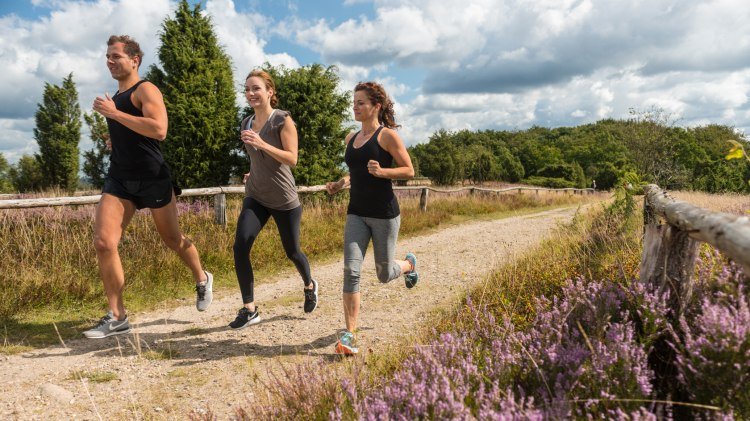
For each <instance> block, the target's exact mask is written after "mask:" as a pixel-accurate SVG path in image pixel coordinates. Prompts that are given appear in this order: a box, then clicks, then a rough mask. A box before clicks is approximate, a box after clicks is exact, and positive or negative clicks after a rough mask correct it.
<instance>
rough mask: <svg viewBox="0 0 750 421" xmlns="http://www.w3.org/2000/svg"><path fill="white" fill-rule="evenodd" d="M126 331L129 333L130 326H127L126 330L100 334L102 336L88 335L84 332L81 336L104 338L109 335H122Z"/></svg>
mask: <svg viewBox="0 0 750 421" xmlns="http://www.w3.org/2000/svg"><path fill="white" fill-rule="evenodd" d="M126 333H130V328H128V329H127V330H122V331H114V332H110V333H108V334H106V335H102V336H89V335H87V334H85V333H84V334H83V336H85V337H86V338H88V339H104V338H109V337H110V336H115V335H124V334H126Z"/></svg>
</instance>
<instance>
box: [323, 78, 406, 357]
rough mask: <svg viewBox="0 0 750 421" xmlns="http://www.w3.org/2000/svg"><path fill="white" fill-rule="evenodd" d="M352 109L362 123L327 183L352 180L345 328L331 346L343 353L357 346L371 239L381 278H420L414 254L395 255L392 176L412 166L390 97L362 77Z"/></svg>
mask: <svg viewBox="0 0 750 421" xmlns="http://www.w3.org/2000/svg"><path fill="white" fill-rule="evenodd" d="M353 111H354V119H355V120H357V121H359V122H361V123H362V129H361V130H360V131H358V132H356V133H353V134H350V135H349V136H347V138H346V152H345V153H344V160H345V161H346V165H347V166H348V167H349V175H348V176H346V177H344V178H342V179H341V180H339V181H337V182H330V183H327V184H326V189H327V190H328V193H329V194H335V193H337V192H338V191H340V190H341V189H343V188H344V187H346V186H348V185H351V191H350V199H349V208H348V210H347V216H346V226H345V228H344V318H345V320H346V330H345V331H344V333H343V334H342V335H341V338H340V339H339V341H338V342H337V343H336V348H335V351H336V353H338V354H346V355H351V354H356V353H357V352H358V349H357V347H356V344H355V340H354V333H355V331H356V329H357V319H358V317H359V307H360V296H359V280H360V269H361V267H362V261H363V260H364V256H365V252H366V251H367V247H368V244H369V242H370V240H372V245H373V252H374V256H375V266H376V272H377V276H378V279H379V280H380V282H383V283H385V282H389V281H391V280H393V279H395V278H398V277H400V276H401V275H404V276H405V284H406V287H407V288H412V287H414V285H416V283H417V280H418V279H419V275H418V274H417V271H416V265H417V258H416V256H415V255H414V254H412V253H408V254H407V255H406V258H405V260H395V259H394V253H395V247H396V240H397V238H398V229H399V226H400V223H401V212H400V209H399V206H398V200H397V199H396V195H395V194H394V193H393V183H392V180H394V179H408V178H412V177H414V167H413V166H412V163H411V158H410V157H409V153H408V152H407V151H406V147H405V146H404V142H403V141H402V140H401V137H400V136H399V135H398V133H396V131H395V130H394V129H395V128H397V127H399V126H398V125H397V124H396V122H395V120H394V117H393V102H392V101H391V100H390V98H388V94H386V92H385V90H384V89H383V87H382V86H381V85H380V84H378V83H375V82H363V83H359V84H357V86H356V87H355V88H354V106H353ZM394 164H395V165H394Z"/></svg>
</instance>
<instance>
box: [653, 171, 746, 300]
mask: <svg viewBox="0 0 750 421" xmlns="http://www.w3.org/2000/svg"><path fill="white" fill-rule="evenodd" d="M644 194H645V198H644V206H643V222H644V238H643V255H642V259H641V268H640V272H641V273H640V275H641V280H644V281H649V282H652V283H655V284H657V285H660V286H663V287H664V288H670V289H671V288H674V289H676V291H673V292H678V293H679V294H678V295H677V296H681V295H684V294H687V295H688V296H686V297H684V298H689V292H690V291H691V290H692V284H691V281H692V280H691V277H692V273H693V269H694V264H695V258H696V253H697V245H698V243H699V242H701V241H702V242H706V243H708V244H711V245H712V246H714V247H716V248H717V249H718V250H720V251H722V252H723V253H724V254H725V255H727V256H729V257H731V258H732V259H733V260H734V261H735V262H737V263H738V264H740V265H742V266H743V268H744V272H745V274H746V275H747V276H750V218H748V217H747V216H738V215H731V214H728V213H721V212H711V211H707V210H705V209H702V208H699V207H697V206H694V205H691V204H690V203H687V202H682V201H679V200H675V199H673V198H672V197H670V196H669V195H668V194H667V193H666V192H664V191H663V190H662V189H661V188H659V186H656V185H654V184H649V185H648V186H646V187H645V188H644ZM660 218H663V219H664V220H665V221H666V224H659V219H660ZM675 298H676V297H675Z"/></svg>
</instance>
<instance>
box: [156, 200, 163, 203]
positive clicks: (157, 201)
mask: <svg viewBox="0 0 750 421" xmlns="http://www.w3.org/2000/svg"><path fill="white" fill-rule="evenodd" d="M162 200H164V199H156V203H159V202H161V201H162Z"/></svg>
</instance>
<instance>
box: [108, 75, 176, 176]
mask: <svg viewBox="0 0 750 421" xmlns="http://www.w3.org/2000/svg"><path fill="white" fill-rule="evenodd" d="M143 82H145V80H140V81H138V83H136V84H135V85H133V86H132V87H131V88H130V89H128V90H127V91H124V92H119V91H118V92H116V93H115V96H113V97H112V100H113V101H114V102H115V106H116V107H117V109H118V110H120V111H122V112H124V113H127V114H130V115H134V116H138V117H143V112H141V110H139V109H138V108H136V107H135V105H133V101H131V99H130V97H131V96H132V95H133V92H135V90H136V89H137V88H138V86H139V85H140V84H141V83H143ZM107 127H109V137H110V140H111V141H112V155H111V156H110V158H109V175H110V176H112V177H115V178H119V179H121V180H152V179H159V178H165V177H170V175H169V169H168V168H167V166H166V165H165V164H164V156H163V155H162V153H161V148H160V147H159V141H157V140H155V139H151V138H149V137H146V136H144V135H142V134H139V133H136V132H134V131H133V130H130V129H129V128H127V127H125V126H124V125H123V124H121V123H119V122H117V121H115V120H112V119H109V118H108V119H107Z"/></svg>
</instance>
